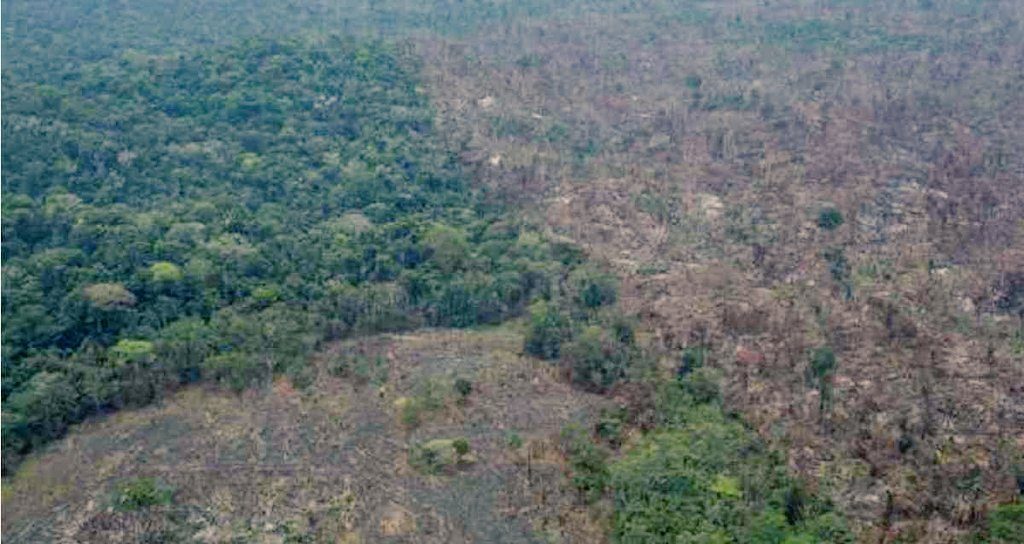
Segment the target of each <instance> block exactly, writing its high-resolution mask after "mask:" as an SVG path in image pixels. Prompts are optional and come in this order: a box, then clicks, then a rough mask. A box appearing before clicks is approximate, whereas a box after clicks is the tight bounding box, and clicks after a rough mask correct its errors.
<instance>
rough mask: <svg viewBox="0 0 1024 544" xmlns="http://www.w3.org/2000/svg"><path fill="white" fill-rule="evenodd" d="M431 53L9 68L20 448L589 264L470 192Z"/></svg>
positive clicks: (235, 51) (7, 241)
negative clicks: (428, 62) (36, 73)
mask: <svg viewBox="0 0 1024 544" xmlns="http://www.w3.org/2000/svg"><path fill="white" fill-rule="evenodd" d="M415 70H416V66H415V62H414V60H413V59H412V58H411V57H409V56H408V55H406V54H403V53H401V51H400V50H398V49H396V48H395V47H393V46H387V45H384V44H381V43H377V42H365V43H358V44H357V43H355V42H351V41H348V40H344V39H340V38H326V39H322V40H317V41H315V42H314V41H304V40H285V41H263V40H259V41H246V42H245V43H243V44H242V45H239V46H234V47H229V48H226V49H221V50H216V51H211V52H204V53H194V54H190V55H188V56H176V57H166V58H156V59H149V60H144V61H140V62H124V61H119V62H114V63H109V64H100V65H97V66H95V67H94V68H93V69H90V70H86V71H85V72H84V73H82V74H81V75H80V77H77V78H75V79H74V80H71V81H67V82H65V83H63V84H62V85H60V86H51V85H48V84H41V85H38V84H21V83H17V82H9V83H7V87H6V88H5V93H4V95H5V115H4V120H3V123H4V125H3V126H4V135H5V138H4V143H3V150H4V164H5V176H4V191H5V196H4V210H3V214H4V229H5V230H4V246H3V251H4V261H5V264H4V284H5V293H4V294H5V296H4V315H5V316H6V319H5V327H4V350H5V352H4V365H5V366H4V382H3V383H4V386H3V391H4V396H5V400H7V401H8V402H9V403H8V404H7V409H6V411H7V412H8V418H7V419H5V427H4V429H5V433H9V434H7V435H6V436H7V437H8V438H7V439H8V442H7V444H8V446H7V447H5V451H6V452H11V453H15V452H17V451H19V450H21V449H22V448H25V447H27V446H28V445H29V444H31V443H32V442H33V441H35V440H37V439H41V438H46V437H49V436H53V435H54V434H55V433H59V432H61V430H62V429H63V427H64V425H65V424H66V423H68V422H72V421H76V420H78V419H80V418H81V417H82V416H84V415H85V414H87V413H89V412H95V411H99V410H104V409H107V408H108V407H113V406H120V405H124V404H135V403H139V402H145V401H146V400H147V399H149V398H152V397H154V396H155V395H157V394H158V392H159V390H160V389H161V388H163V387H165V386H166V385H167V383H165V382H167V380H170V382H175V381H181V382H187V381H192V380H195V379H197V378H199V377H200V376H202V375H204V374H212V375H214V376H217V377H219V379H223V380H229V381H231V382H232V383H234V384H236V385H237V386H239V387H241V386H245V385H248V384H249V383H251V382H254V381H259V380H260V379H261V378H260V376H264V377H267V376H269V375H270V374H267V372H272V371H278V372H280V371H284V370H287V369H289V368H290V369H292V371H295V372H301V371H302V369H301V366H297V364H298V363H296V361H301V358H302V357H303V356H304V355H306V354H307V353H308V351H309V350H310V349H312V348H313V347H314V346H315V345H316V344H317V343H318V342H319V341H321V340H322V339H324V338H327V337H333V338H337V337H339V336H343V335H346V334H349V333H350V332H352V331H362V332H366V331H374V330H394V329H402V328H409V327H415V326H420V325H441V326H468V325H473V324H477V323H493V322H496V321H498V320H501V319H503V318H505V317H507V316H508V315H511V314H514V313H516V312H518V311H519V309H520V308H522V307H523V306H524V305H525V304H526V303H527V302H529V300H530V299H531V298H532V297H533V296H534V294H535V293H537V292H540V291H543V290H544V289H547V288H548V284H549V282H550V280H551V278H552V277H554V276H553V275H556V274H557V273H558V272H559V271H560V270H561V268H562V267H564V266H567V265H572V264H573V263H575V262H576V260H578V257H577V256H576V255H575V254H574V251H575V250H573V249H571V248H565V249H562V248H561V246H559V245H558V244H554V245H552V244H548V243H545V242H544V241H543V240H542V239H540V238H537V237H536V236H531V235H529V234H528V233H523V232H521V231H520V229H519V227H518V226H517V225H516V224H515V223H514V222H507V221H504V222H503V221H499V220H498V218H497V217H495V216H494V215H493V213H492V212H489V211H488V210H487V209H486V206H484V205H483V204H482V202H481V201H480V200H478V199H476V198H474V196H473V192H472V191H471V190H470V186H469V184H468V182H467V180H466V178H465V176H464V175H463V174H462V173H461V171H460V168H459V166H458V164H457V163H456V162H455V161H454V160H453V157H452V156H451V154H450V152H448V151H447V150H445V149H444V148H442V147H441V146H440V145H439V143H438V142H439V141H440V139H438V138H437V136H436V135H435V134H433V133H432V128H431V127H432V117H431V115H432V114H431V111H430V109H429V105H428V103H427V100H426V98H425V96H424V95H423V92H422V91H421V90H420V89H419V88H418V86H417V81H416V79H415ZM260 359H268V360H266V361H260ZM41 404H45V405H46V409H45V410H44V409H41V408H43V407H42V406H41ZM19 442H20V443H21V444H24V445H23V446H20V447H19V446H16V445H15V444H17V443H19Z"/></svg>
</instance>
